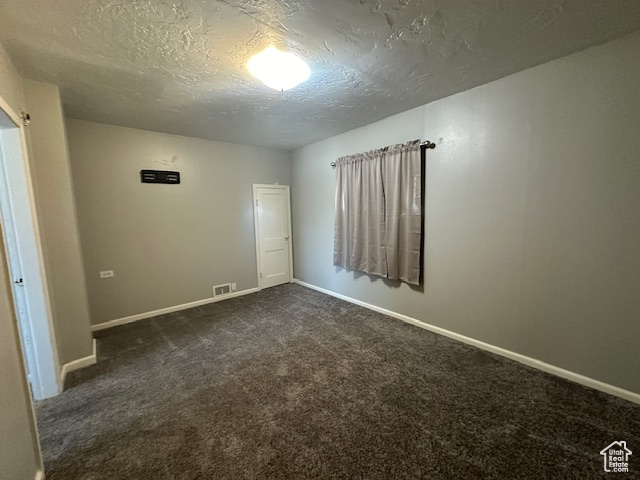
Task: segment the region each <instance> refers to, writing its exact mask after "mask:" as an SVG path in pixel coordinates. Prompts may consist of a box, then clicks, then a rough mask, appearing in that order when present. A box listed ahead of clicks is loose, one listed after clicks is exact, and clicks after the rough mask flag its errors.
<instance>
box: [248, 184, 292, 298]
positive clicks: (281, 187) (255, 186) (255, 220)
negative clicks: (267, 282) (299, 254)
mask: <svg viewBox="0 0 640 480" xmlns="http://www.w3.org/2000/svg"><path fill="white" fill-rule="evenodd" d="M258 188H272V189H279V190H284V191H285V192H286V194H287V228H288V229H289V283H291V282H293V238H292V228H291V189H290V187H289V185H273V184H264V183H254V184H253V228H254V235H255V240H256V279H257V280H258V289H259V290H262V288H263V284H264V282H263V281H262V279H261V278H260V236H259V233H260V230H259V228H258V209H257V208H256V206H257V201H258Z"/></svg>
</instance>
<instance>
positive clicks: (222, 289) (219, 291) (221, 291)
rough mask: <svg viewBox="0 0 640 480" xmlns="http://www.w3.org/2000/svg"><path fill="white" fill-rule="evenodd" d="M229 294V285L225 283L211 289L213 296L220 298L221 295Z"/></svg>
mask: <svg viewBox="0 0 640 480" xmlns="http://www.w3.org/2000/svg"><path fill="white" fill-rule="evenodd" d="M230 293H231V284H230V283H225V284H224V285H216V286H215V287H213V296H214V298H215V297H221V296H223V295H229V294H230Z"/></svg>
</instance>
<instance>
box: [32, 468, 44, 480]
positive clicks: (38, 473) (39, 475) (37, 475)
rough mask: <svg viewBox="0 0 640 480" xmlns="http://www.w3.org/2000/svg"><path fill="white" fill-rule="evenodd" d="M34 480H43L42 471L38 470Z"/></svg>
mask: <svg viewBox="0 0 640 480" xmlns="http://www.w3.org/2000/svg"><path fill="white" fill-rule="evenodd" d="M34 480H44V472H43V471H42V470H38V471H37V472H36V476H35V477H34Z"/></svg>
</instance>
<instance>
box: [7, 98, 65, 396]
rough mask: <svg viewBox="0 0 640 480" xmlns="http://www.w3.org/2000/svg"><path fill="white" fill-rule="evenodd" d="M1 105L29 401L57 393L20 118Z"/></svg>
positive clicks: (11, 252) (10, 240)
mask: <svg viewBox="0 0 640 480" xmlns="http://www.w3.org/2000/svg"><path fill="white" fill-rule="evenodd" d="M16 117H17V116H16V115H15V113H14V112H12V111H11V110H10V109H9V108H8V107H6V106H3V105H2V104H0V221H1V225H2V230H3V234H4V235H3V238H4V242H5V249H6V255H7V262H8V264H9V270H10V275H11V281H12V293H13V299H14V305H15V309H16V318H17V319H18V327H19V331H20V337H21V343H22V350H23V352H24V356H25V364H26V366H27V374H28V379H29V384H30V385H31V391H32V394H33V397H34V399H36V400H41V399H44V398H48V397H52V396H54V395H57V394H58V393H59V392H60V382H59V378H58V376H59V375H58V372H59V370H60V368H59V365H58V356H57V352H56V343H55V337H54V331H53V327H52V324H51V308H50V305H49V298H48V293H47V286H46V282H45V275H44V268H43V257H42V251H41V243H40V238H39V232H38V227H37V224H36V218H35V213H34V199H33V189H32V188H31V178H30V174H29V168H28V163H27V157H26V155H25V151H26V149H25V139H24V132H23V129H22V127H21V126H20V122H21V119H20V117H17V118H16Z"/></svg>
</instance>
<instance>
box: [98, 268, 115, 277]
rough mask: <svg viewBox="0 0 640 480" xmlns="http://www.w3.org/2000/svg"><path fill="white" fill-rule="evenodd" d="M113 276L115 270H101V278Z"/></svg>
mask: <svg viewBox="0 0 640 480" xmlns="http://www.w3.org/2000/svg"><path fill="white" fill-rule="evenodd" d="M111 277H113V270H104V271H102V272H100V278H111Z"/></svg>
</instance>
